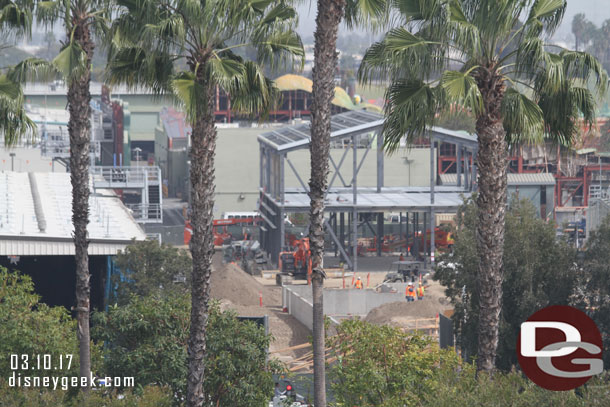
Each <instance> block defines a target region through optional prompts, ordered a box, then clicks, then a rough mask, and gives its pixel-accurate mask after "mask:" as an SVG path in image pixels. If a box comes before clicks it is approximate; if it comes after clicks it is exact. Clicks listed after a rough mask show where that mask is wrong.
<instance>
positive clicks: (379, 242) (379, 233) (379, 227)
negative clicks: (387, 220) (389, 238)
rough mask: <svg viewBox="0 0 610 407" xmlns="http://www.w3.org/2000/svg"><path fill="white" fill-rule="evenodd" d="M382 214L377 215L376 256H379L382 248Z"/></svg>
mask: <svg viewBox="0 0 610 407" xmlns="http://www.w3.org/2000/svg"><path fill="white" fill-rule="evenodd" d="M383 226H384V225H383V212H380V213H378V214H377V256H381V251H382V248H383Z"/></svg>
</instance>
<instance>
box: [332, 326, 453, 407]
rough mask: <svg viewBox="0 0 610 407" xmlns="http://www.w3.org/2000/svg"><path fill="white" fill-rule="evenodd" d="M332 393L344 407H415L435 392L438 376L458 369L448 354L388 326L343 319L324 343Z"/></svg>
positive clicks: (435, 346) (417, 337) (429, 341)
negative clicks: (333, 360)
mask: <svg viewBox="0 0 610 407" xmlns="http://www.w3.org/2000/svg"><path fill="white" fill-rule="evenodd" d="M328 341H329V345H330V346H331V348H332V349H333V351H332V352H331V353H332V355H331V357H336V358H337V362H336V363H335V364H333V365H331V369H330V372H329V374H330V377H331V379H332V389H333V392H334V394H335V397H336V399H337V402H338V403H340V405H345V406H362V407H367V406H381V405H382V406H386V407H394V406H395V407H399V406H400V407H403V406H417V405H420V404H419V403H420V402H421V401H422V400H423V398H424V396H425V394H426V393H435V392H436V390H437V389H438V386H439V384H440V383H439V378H440V371H441V370H442V369H448V370H450V371H454V370H455V369H457V368H458V367H459V366H460V364H461V363H460V360H459V358H458V356H457V355H456V354H455V352H453V351H452V350H441V349H439V347H438V345H437V344H435V343H433V342H432V340H430V339H427V338H425V337H422V336H419V335H413V334H411V333H405V332H403V331H401V330H400V329H398V328H395V327H390V326H377V325H372V324H369V323H367V322H364V321H360V320H347V321H344V322H342V323H341V325H339V326H338V327H337V335H336V336H333V337H331V338H329V339H328Z"/></svg>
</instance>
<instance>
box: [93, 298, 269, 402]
mask: <svg viewBox="0 0 610 407" xmlns="http://www.w3.org/2000/svg"><path fill="white" fill-rule="evenodd" d="M93 323H94V328H93V330H92V335H93V337H94V338H95V339H96V340H99V341H104V342H105V343H106V344H107V347H106V355H105V365H106V369H107V371H108V372H109V373H110V374H111V375H112V376H133V377H135V382H136V383H137V384H138V385H140V386H144V385H147V384H161V385H166V386H169V387H170V388H171V389H172V393H173V394H174V395H175V401H176V403H177V404H179V402H180V400H183V398H184V395H185V391H186V377H187V342H188V337H189V329H190V297H189V296H188V295H169V296H165V297H163V298H158V297H138V296H135V295H134V296H132V297H131V300H130V302H129V303H128V304H126V305H125V306H121V307H119V306H113V307H111V308H110V309H109V310H108V312H106V313H96V314H94V316H93ZM269 341H270V337H269V336H268V335H266V334H265V332H264V331H263V330H262V329H261V328H260V327H259V326H258V325H256V324H254V323H252V322H243V321H239V320H238V319H237V317H236V315H235V314H234V313H233V312H222V311H220V308H219V307H218V305H217V304H212V305H211V307H210V316H209V320H208V328H207V347H208V351H209V353H208V355H209V357H208V358H207V359H206V368H205V372H206V375H205V379H204V387H205V389H206V396H207V397H208V402H209V403H210V404H211V405H221V406H235V407H240V406H243V407H249V406H252V405H262V404H264V403H265V402H267V401H268V400H269V399H270V398H271V396H272V394H273V384H274V382H273V377H272V373H274V372H276V371H277V370H278V365H277V364H276V363H275V362H272V361H271V362H267V360H266V359H267V353H266V350H267V348H268V346H269Z"/></svg>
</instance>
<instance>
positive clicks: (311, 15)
mask: <svg viewBox="0 0 610 407" xmlns="http://www.w3.org/2000/svg"><path fill="white" fill-rule="evenodd" d="M316 4H317V2H316V1H314V0H311V1H310V2H309V3H308V4H307V3H306V4H303V5H301V6H299V7H298V13H299V33H300V34H301V35H302V36H304V37H306V36H307V35H313V31H314V29H315V19H316ZM577 13H585V15H586V16H587V19H589V20H591V21H592V22H593V23H595V24H596V25H597V26H600V25H601V23H602V22H603V21H604V20H607V19H610V0H568V8H567V10H566V14H565V16H564V18H563V24H562V27H561V29H560V30H561V32H562V33H569V32H571V25H572V18H573V17H574V15H575V14H577ZM342 31H343V32H345V31H346V30H345V27H343V30H342Z"/></svg>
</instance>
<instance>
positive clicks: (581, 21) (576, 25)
mask: <svg viewBox="0 0 610 407" xmlns="http://www.w3.org/2000/svg"><path fill="white" fill-rule="evenodd" d="M588 22H589V21H588V20H587V18H586V17H585V15H584V13H578V14H575V15H574V17H573V18H572V34H574V40H575V44H574V48H575V49H576V51H578V48H579V45H580V44H581V43H582V42H583V36H584V35H585V31H586V30H587V23H588Z"/></svg>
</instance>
